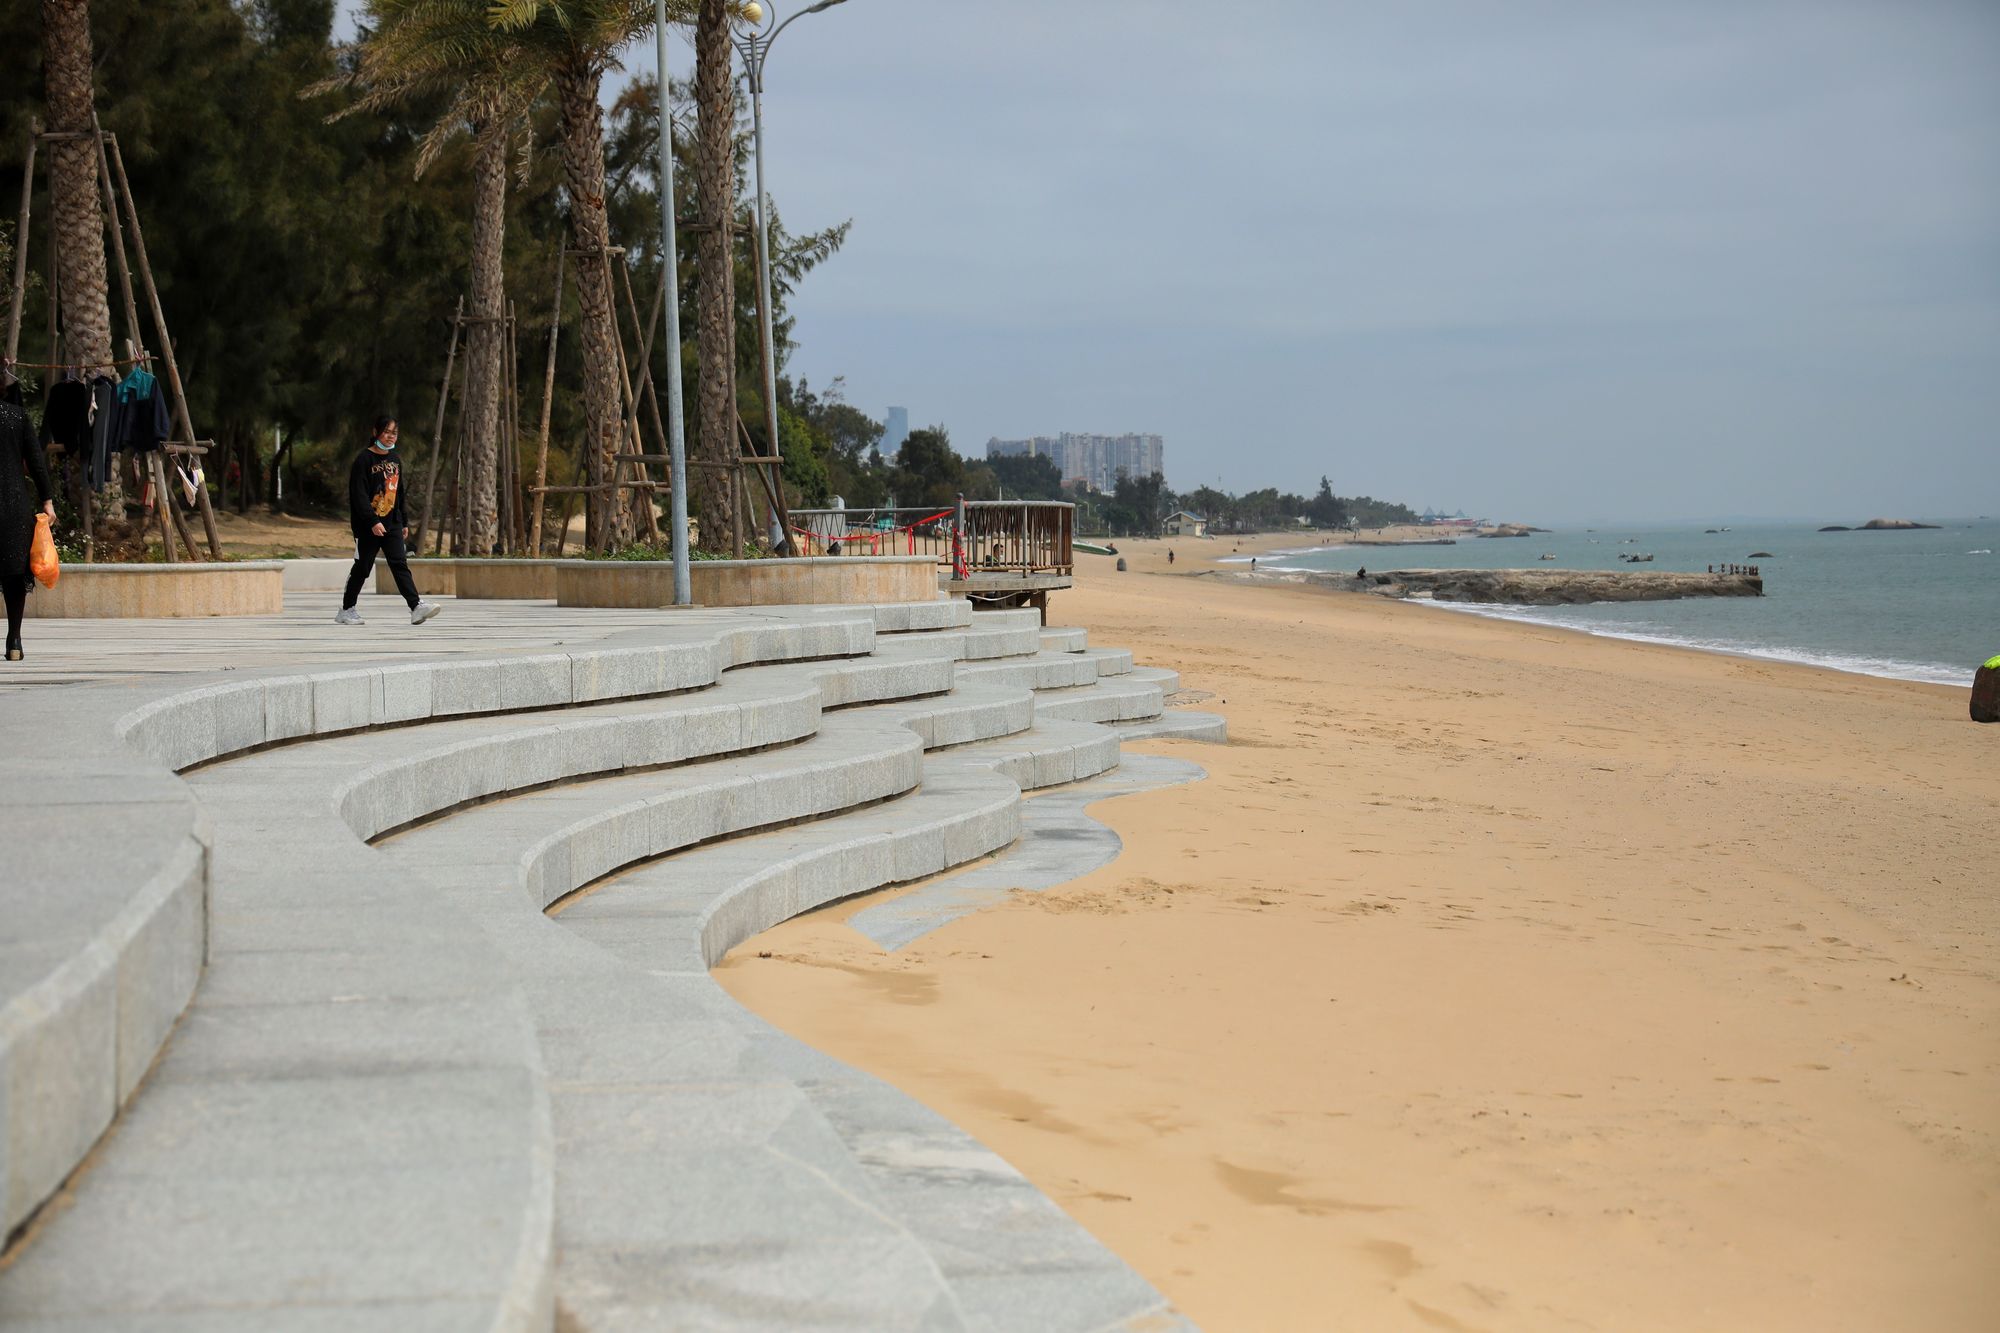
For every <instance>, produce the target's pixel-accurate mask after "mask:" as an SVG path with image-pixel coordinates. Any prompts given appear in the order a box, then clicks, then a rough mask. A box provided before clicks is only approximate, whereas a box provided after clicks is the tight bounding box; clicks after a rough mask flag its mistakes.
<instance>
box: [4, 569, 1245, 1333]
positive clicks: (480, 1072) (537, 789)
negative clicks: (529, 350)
mask: <svg viewBox="0 0 2000 1333" xmlns="http://www.w3.org/2000/svg"><path fill="white" fill-rule="evenodd" d="M288 603H289V605H288V609H287V610H286V612H285V613H284V614H283V615H281V616H275V617H268V618H256V619H232V620H212V621H172V622H135V621H126V622H109V621H43V622H33V623H31V626H30V628H31V630H32V631H33V633H32V637H31V638H30V640H29V645H28V646H29V652H30V654H31V656H30V658H29V660H28V661H27V662H26V663H22V664H16V665H15V666H13V667H12V668H10V669H9V670H8V671H7V672H6V673H4V674H3V675H0V735H4V736H5V737H6V740H5V741H4V742H0V745H4V749H0V768H4V770H5V774H4V776H5V777H7V778H9V779H11V781H10V782H9V783H8V784H7V787H9V788H11V791H12V795H11V796H9V797H7V798H6V799H7V800H9V802H10V803H11V804H13V805H15V806H16V807H17V809H16V810H15V811H14V812H12V813H13V814H14V816H15V821H16V826H17V827H31V828H34V829H36V830H37V836H36V839H35V841H34V844H33V846H32V847H31V849H30V851H29V853H28V854H27V855H25V856H24V857H23V858H21V862H22V869H23V871H24V873H23V874H22V875H21V876H20V877H18V878H16V879H14V880H12V881H10V882H9V883H8V884H7V885H6V886H5V887H4V888H0V908H4V909H5V910H6V911H7V913H8V917H9V919H10V921H13V922H17V923H19V926H18V928H17V929H16V930H15V931H13V932H10V937H9V939H8V940H7V941H6V942H5V948H4V949H0V1004H4V1006H5V1007H4V1010H0V1077H4V1080H5V1087H4V1101H0V1112H4V1115H0V1128H3V1129H4V1136H0V1142H4V1146H5V1155H4V1156H0V1167H4V1177H5V1179H4V1183H5V1186H6V1191H5V1201H6V1205H7V1211H6V1224H7V1226H8V1228H9V1229H10V1230H12V1231H13V1232H14V1233H15V1234H14V1238H13V1240H12V1243H11V1245H10V1248H9V1251H8V1255H7V1261H6V1263H5V1266H4V1267H0V1328H6V1329H15V1328H21V1329H49V1330H54V1329H85V1328H88V1329H114V1328H116V1329H125V1328H133V1329H174V1330H180V1329H235V1328H243V1329H251V1328H255V1329H272V1328H314V1329H317V1328H342V1329H346V1328H381V1329H397V1330H406V1329H432V1328H435V1329H467V1330H470V1329H475V1328H477V1329H495V1328H505V1329H534V1330H550V1329H553V1328H557V1327H560V1328H563V1329H570V1330H610V1329H626V1328H631V1329H652V1328H663V1327H699V1328H710V1327H715V1328H806V1327H824V1328H856V1329H861V1328H866V1329H880V1328H981V1329H1016V1328H1018V1329H1045V1328H1053V1329H1077V1330H1085V1329H1098V1328H1147V1329H1153V1328H1169V1327H1181V1326H1183V1321H1181V1320H1180V1319H1179V1317H1178V1316H1177V1315H1176V1314H1175V1313H1174V1312H1173V1311H1172V1309H1171V1308H1170V1307H1168V1306H1167V1305H1166V1303H1165V1302H1164V1301H1163V1300H1162V1299H1161V1298H1160V1297H1159V1295H1158V1294H1157V1293H1156V1292H1154V1291H1153V1290H1152V1289H1151V1288H1150V1287H1149V1286H1148V1285H1147V1284H1146V1283H1145V1282H1144V1281H1143V1280H1142V1279H1140V1278H1139V1277H1138V1276H1137V1275H1136V1274H1134V1273H1133V1272H1131V1270H1130V1269H1128V1268H1126V1267H1125V1265H1124V1264H1123V1263H1121V1262H1120V1261H1119V1260H1118V1259H1117V1258H1116V1257H1114V1256H1112V1255H1111V1254H1109V1253H1108V1252H1106V1251H1105V1250H1104V1249H1103V1248H1102V1247H1101V1246H1100V1245H1098V1244H1097V1243H1096V1242H1095V1241H1094V1240H1093V1239H1092V1238H1091V1237H1090V1236H1088V1235H1087V1234H1086V1233H1084V1232H1083V1231H1082V1230H1081V1229H1080V1228H1078V1227H1077V1226H1076V1225H1075V1224H1074V1223H1073V1222H1072V1221H1071V1220H1070V1219H1069V1218H1068V1216H1067V1215H1066V1214H1064V1213H1063V1212H1062V1211H1061V1210H1060V1209H1059V1208H1057V1207H1056V1206H1055V1205H1054V1204H1053V1203H1052V1202H1050V1201H1049V1200H1048V1199H1046V1198H1045V1197H1043V1196H1042V1195H1041V1194H1040V1193H1039V1192H1038V1191H1036V1190H1035V1189H1034V1188H1033V1187H1032V1186H1030V1185H1029V1184H1028V1183H1027V1182H1026V1181H1025V1180H1024V1179H1023V1178H1022V1177H1020V1175H1019V1174H1018V1173H1016V1172H1015V1171H1013V1169H1012V1168H1010V1167H1009V1166H1007V1164H1006V1163H1005V1162H1003V1161H1001V1160H1000V1159H998V1158H997V1157H995V1156H994V1155H993V1154H992V1153H990V1152H988V1151H987V1150H986V1149H984V1148H983V1147H981V1146H980V1145H979V1144H978V1143H976V1142H974V1141H972V1140H971V1139H969V1138H967V1137H966V1136H965V1135H964V1134H963V1133H961V1132H960V1131H958V1130H957V1129H956V1128H955V1127H953V1126H952V1125H950V1124H948V1123H946V1122H944V1121H942V1120H941V1119H939V1118H938V1117H936V1116H935V1115H933V1114H931V1113H930V1112H928V1111H926V1110H925V1109H924V1108H922V1107H920V1106H917V1105H916V1104H914V1103H912V1102H910V1101H909V1100H908V1099H907V1098H905V1097H903V1096H902V1095H901V1094H899V1093H897V1092H895V1091H894V1090H893V1089H890V1088H888V1087H887V1086H885V1085H883V1084H880V1083H878V1082H876V1081H875V1080H874V1079H872V1078H869V1077H867V1076H866V1075H862V1074H860V1073H858V1072H856V1071H854V1070H851V1069H847V1068H846V1067H845V1066H842V1065H839V1064H838V1063H837V1062H835V1061H832V1060H830V1059H828V1058H827V1057H824V1056H821V1055H819V1054H818V1053H816V1052H814V1051H811V1050H810V1049H807V1048H805V1047H803V1046H801V1045H799V1044H798V1043H797V1042H795V1041H792V1040H791V1039H789V1038H787V1037H785V1036H783V1035H782V1034H780V1033H777V1032H775V1031H773V1030H772V1029H770V1028H769V1027H768V1026H766V1025H765V1024H763V1023H762V1022H760V1021H759V1020H757V1019H756V1018H755V1017H754V1016H752V1015H749V1014H747V1013H746V1012H744V1011H743V1010H742V1009H741V1008H740V1007H738V1006H736V1005H735V1004H734V1003H733V1002H732V1001H730V1000H729V999H728V998H727V997H726V996H725V995H724V994H723V993H722V992H721V990H720V989H719V988H718V987H716V986H715V985H714V983H713V982H712V981H711V980H710V978H709V976H708V968H709V967H710V966H712V965H713V964H714V962H715V961H716V960H718V959H719V958H720V957H721V956H722V955H723V953H725V952H726V951H727V950H728V949H729V948H730V947H732V946H733V945H734V944H735V943H737V942H740V941H741V940H743V939H746V938H748V937H749V936H750V935H752V934H754V933H756V932H757V931H759V930H762V929H764V928H766V927H767V926H769V925H771V924H774V923H775V922H777V921H779V920H783V919H784V918H786V917H788V916H791V915H794V914H796V913H798V912H801V911H805V910H809V909H810V908H812V907H814V906H816V905H819V904H821V903H824V902H828V901H832V900H835V899H838V898H841V897H845V896H848V895H851V894H854V893H859V892H864V891H867V890H869V889H874V888H878V887H881V886H884V885H888V884H893V883H899V882H904V881H909V880H915V879H922V878H927V877H931V876H935V875H937V874H938V873H939V872H941V871H945V870H948V869H950V868H951V867H953V866H957V865H962V864H965V863H968V862H973V861H977V860H981V859H982V858H987V857H990V856H992V855H994V854H995V853H1001V854H1002V859H1001V860H1000V861H999V862H998V863H997V864H998V865H1001V866H1005V865H1007V864H1009V860H1010V856H1011V857H1012V858H1014V864H1015V865H1016V867H1017V869H1018V873H1017V874H1015V875H1014V876H1013V878H1015V879H1016V880H1017V881H1019V882H1021V883H1033V884H1035V885H1042V884H1052V883H1057V882H1060V881H1061V879H1062V878H1064V874H1063V871H1064V870H1065V868H1066V865H1067V863H1066V862H1065V861H1064V859H1063V856H1064V852H1063V850H1062V849H1063V848H1064V847H1065V846H1068V845H1074V846H1075V848H1076V849H1077V850H1076V853H1075V854H1076V856H1077V858H1078V861H1077V865H1078V870H1077V871H1072V872H1071V873H1078V872H1079V871H1080V870H1082V869H1088V868H1089V866H1090V865H1091V864H1093V863H1095V862H1096V861H1100V860H1102V859H1103V858H1104V857H1107V856H1109V855H1113V854H1115V850H1116V848H1115V839H1113V840H1111V842H1109V843H1107V842H1106V841H1105V840H1104V839H1102V838H1091V837H1089V836H1080V834H1081V833H1082V831H1083V829H1084V826H1085V825H1087V823H1088V821H1087V820H1084V819H1083V817H1082V815H1081V806H1082V804H1083V794H1084V793H1092V795H1091V796H1090V799H1095V798H1096V795H1097V794H1101V793H1104V792H1109V791H1114V790H1125V789H1140V788H1143V787H1144V786H1146V785H1152V784H1155V783H1158V782H1167V781H1183V780H1188V779H1189V778H1190V777H1193V776H1197V775H1198V771H1191V769H1190V766H1187V765H1184V764H1176V763H1162V764H1156V765H1153V766H1151V767H1148V766H1146V765H1141V766H1139V767H1138V768H1136V769H1135V770H1133V771H1132V772H1131V773H1130V774H1128V775H1123V776H1120V775H1117V774H1116V772H1115V771H1116V770H1117V769H1118V767H1119V762H1120V745H1121V742H1122V741H1123V740H1124V739H1126V738H1127V737H1129V736H1133V735H1142V734H1148V733H1154V732H1159V731H1166V732H1168V733H1171V734H1184V735H1194V736H1200V737H1204V738H1209V739H1219V738H1220V721H1219V719H1212V718H1206V717H1204V716H1202V715H1196V714H1188V713H1184V712H1180V711H1178V710H1176V711H1174V712H1172V713H1167V712H1164V711H1163V709H1164V700H1165V697H1166V695H1167V694H1169V693H1171V692H1172V690H1173V689H1174V687H1175V683H1176V682H1175V681H1174V679H1173V677H1172V673H1168V672H1157V671H1148V670H1146V669H1144V668H1142V667H1138V666H1136V665H1135V664H1133V663H1132V661H1131V659H1130V656H1129V654H1125V653H1122V652H1120V651H1118V650H1116V649H1103V648H1094V647H1091V646H1090V645H1088V644H1087V643H1086V642H1085V637H1084V635H1083V634H1082V633H1081V631H1076V630H1053V631H1045V630H1043V629H1042V628H1041V627H1040V625H1039V623H1038V620H1037V617H1036V616H1035V614H1034V613H1032V612H998V613H991V614H981V615H974V614H973V613H972V611H971V609H970V607H969V605H968V604H967V603H964V602H945V601H940V602H937V603H927V604H920V605H908V604H905V605H896V606H885V607H875V608H870V607H820V608H757V609H745V610H701V609H695V610H688V611H592V610H564V609H558V608H556V607H555V606H553V605H552V604H547V603H510V602H454V601H451V600H448V599H447V600H446V601H445V611H444V613H443V614H442V615H441V616H440V617H438V618H437V619H436V620H433V621H432V622H430V623H429V624H427V625H424V626H420V627H412V626H410V625H409V624H407V617H406V615H405V614H404V613H403V611H402V608H401V604H400V602H398V601H396V600H395V599H393V598H381V597H372V596H371V597H369V598H366V599H364V601H363V603H362V610H363V612H364V614H367V615H370V623H369V624H367V625H365V626H363V627H360V628H347V627H340V626H336V625H334V624H332V623H331V617H332V613H333V610H334V609H335V606H336V605H337V595H336V594H333V593H324V592H294V593H292V594H291V595H290V596H289V597H288ZM1099 775H1105V776H1103V777H1101V778H1100V777H1099ZM1093 778H1099V783H1098V785H1096V786H1089V785H1079V786H1077V787H1076V790H1077V792H1078V793H1079V796H1078V799H1076V800H1075V801H1065V802H1059V803H1057V804H1051V805H1049V806H1047V807H1046V809H1045V810H1043V811H1039V812H1030V815H1029V817H1028V818H1027V819H1026V820H1024V818H1023V805H1024V802H1023V801H1022V793H1023V791H1024V790H1027V789H1035V788H1049V787H1067V786H1070V785H1071V784H1085V783H1087V780H1090V779H1093ZM1105 784H1109V785H1105ZM1043 825H1047V829H1046V831H1045V832H1044V831H1043V830H1042V826H1043ZM977 873H978V876H979V877H975V878H973V879H971V880H969V881H968V882H967V883H966V884H965V885H963V886H962V888H963V891H962V892H953V891H951V890H950V889H945V890H936V889H933V890H931V891H929V894H928V896H927V897H925V898H923V899H921V900H919V901H917V902H914V903H913V904H912V905H911V908H910V909H908V910H906V911H905V912H904V913H903V914H902V915H901V916H900V917H898V918H897V919H896V921H895V924H894V925H893V926H887V925H886V923H885V927H886V928H885V929H884V930H883V931H882V932H881V933H882V935H883V937H884V938H885V939H895V938H902V939H907V938H909V937H910V934H911V932H912V931H919V930H922V929H928V928H934V926H935V925H936V924H940V923H942V922H943V921H945V920H948V919H950V917H951V916H953V915H956V914H960V913H962V912H964V911H968V910H975V909H976V907H977V906H978V904H979V903H980V902H981V901H982V900H984V899H985V898H986V897H988V896H990V895H991V894H992V893H993V892H995V891H996V888H995V886H996V885H998V884H999V882H1000V881H999V880H997V879H995V878H994V874H995V872H994V870H993V868H992V865H991V864H989V865H988V866H986V867H983V868H982V869H981V871H979V872H977ZM1003 878H1004V876H1003ZM109 1256H116V1259H115V1261H108V1257H109Z"/></svg>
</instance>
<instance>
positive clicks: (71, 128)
mask: <svg viewBox="0 0 2000 1333" xmlns="http://www.w3.org/2000/svg"><path fill="white" fill-rule="evenodd" d="M42 59H43V62H44V75H45V78H46V81H47V87H48V129H49V132H50V133H52V134H73V135H77V136H80V137H77V138H71V139H58V140H56V141H55V142H54V143H53V144H51V145H50V152H49V159H50V161H49V182H50V186H51V189H50V195H51V204H52V207H51V212H52V213H53V214H54V226H55V230H56V240H57V244H58V245H59V247H60V249H61V259H60V261H59V262H60V267H61V273H60V275H59V276H60V283H61V287H62V320H63V336H64V339H65V345H66V350H67V357H68V359H69V360H71V361H82V362H93V363H99V364H103V363H108V362H109V361H110V360H111V302H110V298H109V296H108V295H107V294H106V290H105V273H104V209H103V206H102V202H101V201H102V196H101V195H100V194H99V193H98V181H97V144H96V143H95V141H94V140H93V139H92V137H91V136H92V135H93V134H94V133H95V131H96V128H97V123H96V118H95V115H94V113H93V109H92V103H93V93H92V83H91V44H90V5H89V0H42ZM106 373H107V374H108V373H113V372H111V371H110V370H109V368H108V367H106ZM99 503H100V509H99V512H100V513H101V514H103V515H104V517H106V518H107V519H110V518H123V517H124V489H123V487H121V486H120V485H119V483H118V479H117V476H116V475H115V474H114V475H113V477H112V479H111V484H110V486H109V488H108V489H107V491H106V493H105V495H104V497H103V499H102V500H101V501H100V502H99Z"/></svg>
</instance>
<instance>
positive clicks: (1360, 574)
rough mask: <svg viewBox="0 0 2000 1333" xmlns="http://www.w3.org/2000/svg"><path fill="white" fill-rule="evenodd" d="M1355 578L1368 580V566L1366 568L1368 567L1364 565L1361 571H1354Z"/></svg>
mask: <svg viewBox="0 0 2000 1333" xmlns="http://www.w3.org/2000/svg"><path fill="white" fill-rule="evenodd" d="M1354 577H1355V578H1357V579H1365V578H1367V577H1368V566H1366V565H1363V566H1362V567H1361V568H1359V569H1357V570H1355V571H1354Z"/></svg>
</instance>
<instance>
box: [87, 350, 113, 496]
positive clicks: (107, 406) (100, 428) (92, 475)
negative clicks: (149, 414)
mask: <svg viewBox="0 0 2000 1333" xmlns="http://www.w3.org/2000/svg"><path fill="white" fill-rule="evenodd" d="M89 390H90V411H89V420H90V464H89V468H88V471H87V473H86V475H87V477H88V479H89V481H90V487H91V489H92V490H97V491H101V490H103V489H104V488H105V487H106V486H109V485H110V484H111V478H112V476H113V475H114V473H113V472H112V468H113V467H114V466H115V464H114V463H113V461H112V455H113V454H115V453H116V452H117V451H118V442H117V435H116V431H117V426H118V420H117V418H118V385H117V383H116V381H114V380H113V379H112V378H111V377H110V376H108V375H99V376H97V377H96V378H94V379H92V380H91V381H90V385H89Z"/></svg>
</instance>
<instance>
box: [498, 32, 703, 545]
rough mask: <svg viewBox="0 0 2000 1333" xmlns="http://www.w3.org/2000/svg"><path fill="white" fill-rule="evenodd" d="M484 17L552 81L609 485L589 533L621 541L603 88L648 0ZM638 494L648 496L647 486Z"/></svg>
mask: <svg viewBox="0 0 2000 1333" xmlns="http://www.w3.org/2000/svg"><path fill="white" fill-rule="evenodd" d="M688 5H689V0H673V3H671V4H669V6H668V13H669V16H670V17H671V18H674V19H677V20H681V21H685V19H686V17H687V10H688ZM487 15H488V21H489V22H490V23H491V24H492V26H493V27H494V28H495V29H496V30H497V31H499V32H502V33H505V34H506V35H507V36H508V37H509V38H510V39H511V40H512V42H513V43H514V44H515V46H516V47H517V49H518V50H519V51H520V53H521V54H522V56H523V57H525V58H530V59H532V60H534V61H535V63H536V64H537V65H538V66H539V67H540V68H542V69H546V70H547V71H548V73H549V75H550V77H551V79H552V80H553V81H554V83H555V92H556V102H557V108H558V111H559V116H560V123H561V130H560V133H561V137H562V168H563V185H564V188H565V190H566V192H567V193H568V195H569V227H570V244H571V249H572V250H573V251H574V253H575V261H576V278H577V307H578V310H579V316H580V317H579V326H580V331H581V335H582V343H583V408H584V432H585V437H586V438H585V441H584V446H585V448H586V449H587V450H588V451H589V453H588V459H589V462H590V467H589V471H588V476H589V479H590V482H591V484H592V485H594V486H602V487H605V489H603V490H599V491H593V492H592V493H591V504H590V506H589V509H588V510H587V515H586V518H585V540H586V541H588V542H589V543H590V544H592V545H593V546H598V547H605V546H612V545H619V544H622V543H624V542H627V541H629V540H631V536H632V518H633V507H632V506H628V505H625V504H621V503H620V500H621V496H620V495H619V493H618V492H617V491H615V490H612V489H611V488H610V487H609V485H608V483H610V482H611V480H612V478H613V477H614V476H615V475H616V473H617V463H616V459H615V457H614V456H615V455H616V454H618V453H620V452H622V450H621V447H620V440H621V438H622V425H621V420H620V412H621V408H622V403H621V401H620V398H621V390H620V386H619V381H618V321H617V316H616V314H615V307H614V305H613V304H612V299H613V298H612V289H611V270H610V260H609V256H608V254H607V253H606V250H607V248H608V247H609V245H610V244H611V228H610V224H609V223H608V222H607V220H606V218H605V212H604V199H605V183H604V111H603V107H602V106H601V105H600V103H599V101H598V92H599V88H600V86H601V84H602V82H603V79H604V75H605V72H606V71H607V70H609V69H612V68H614V67H615V66H616V64H617V53H618V50H619V49H620V48H621V47H623V46H624V45H625V44H626V43H627V42H630V41H632V40H633V39H634V38H636V37H638V36H640V35H641V34H643V33H646V32H649V31H651V29H652V26H653V6H652V0H492V4H491V6H490V8H489V9H488V11H487ZM636 499H637V501H638V502H639V503H646V504H650V503H651V500H650V499H649V498H648V497H647V496H645V495H644V494H643V493H641V494H639V495H638V496H637V497H636Z"/></svg>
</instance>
